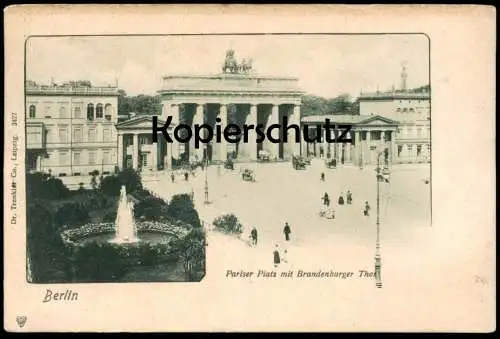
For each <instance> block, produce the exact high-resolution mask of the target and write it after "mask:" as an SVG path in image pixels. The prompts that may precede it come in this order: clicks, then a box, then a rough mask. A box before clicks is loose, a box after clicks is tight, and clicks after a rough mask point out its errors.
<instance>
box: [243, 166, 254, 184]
mask: <svg viewBox="0 0 500 339" xmlns="http://www.w3.org/2000/svg"><path fill="white" fill-rule="evenodd" d="M241 178H242V179H243V180H245V181H255V173H254V172H253V171H252V170H251V169H248V168H245V169H244V170H243V172H241Z"/></svg>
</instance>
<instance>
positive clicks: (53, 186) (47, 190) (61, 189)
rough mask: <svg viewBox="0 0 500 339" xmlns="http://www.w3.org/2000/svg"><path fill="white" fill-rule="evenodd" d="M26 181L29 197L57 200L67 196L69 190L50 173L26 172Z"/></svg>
mask: <svg viewBox="0 0 500 339" xmlns="http://www.w3.org/2000/svg"><path fill="white" fill-rule="evenodd" d="M26 183H27V190H28V192H27V193H28V194H27V195H28V197H29V198H35V199H37V198H38V199H50V200H57V199H63V198H66V197H67V196H69V190H68V188H67V187H66V186H65V185H64V184H63V182H62V181H61V180H60V179H57V178H54V177H53V176H51V175H50V174H46V173H40V172H37V173H28V174H26Z"/></svg>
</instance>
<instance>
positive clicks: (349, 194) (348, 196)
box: [346, 190, 352, 205]
mask: <svg viewBox="0 0 500 339" xmlns="http://www.w3.org/2000/svg"><path fill="white" fill-rule="evenodd" d="M346 196H347V204H348V205H350V204H351V203H352V193H351V191H350V190H347V193H346Z"/></svg>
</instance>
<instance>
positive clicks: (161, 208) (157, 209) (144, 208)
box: [134, 195, 168, 221]
mask: <svg viewBox="0 0 500 339" xmlns="http://www.w3.org/2000/svg"><path fill="white" fill-rule="evenodd" d="M167 213H168V204H167V203H166V202H165V201H164V200H163V199H160V198H156V197H154V196H151V195H149V196H148V197H147V198H145V199H142V200H141V201H140V202H139V203H137V204H136V205H135V206H134V215H135V218H136V219H140V218H144V220H149V221H162V220H163V219H164V218H165V217H166V216H167Z"/></svg>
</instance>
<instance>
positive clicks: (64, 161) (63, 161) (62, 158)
mask: <svg viewBox="0 0 500 339" xmlns="http://www.w3.org/2000/svg"><path fill="white" fill-rule="evenodd" d="M68 164H69V153H68V152H66V151H62V152H59V165H68Z"/></svg>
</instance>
